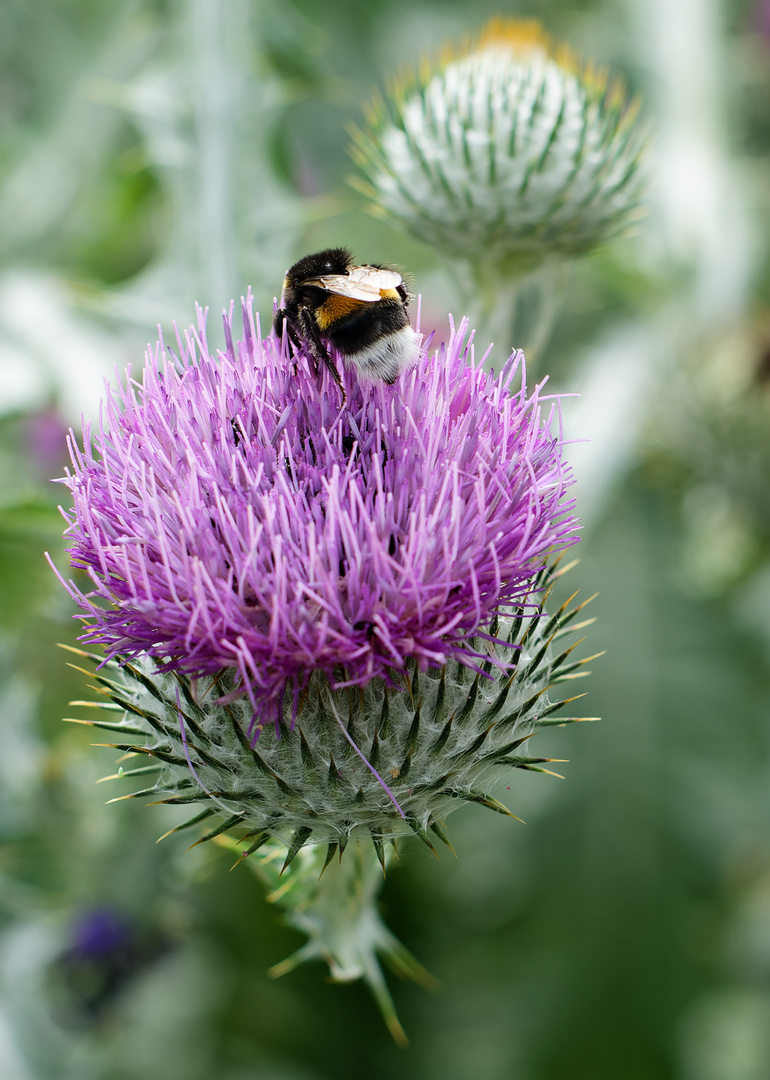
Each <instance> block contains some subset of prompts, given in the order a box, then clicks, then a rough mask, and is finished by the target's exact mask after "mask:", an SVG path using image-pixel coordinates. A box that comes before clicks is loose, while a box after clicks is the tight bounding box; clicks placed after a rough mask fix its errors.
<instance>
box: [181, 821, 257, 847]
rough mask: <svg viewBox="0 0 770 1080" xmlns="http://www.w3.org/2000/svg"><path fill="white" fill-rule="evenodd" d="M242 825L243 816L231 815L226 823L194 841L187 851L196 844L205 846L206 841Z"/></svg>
mask: <svg viewBox="0 0 770 1080" xmlns="http://www.w3.org/2000/svg"><path fill="white" fill-rule="evenodd" d="M242 824H243V814H233V815H232V816H231V817H229V818H227V820H226V821H223V822H221V823H220V824H219V825H217V827H216V829H212V830H211V832H207V833H206V835H205V836H201V837H200V839H198V840H196V841H195V843H194V844H190V847H189V848H188V849H187V850H188V851H191V850H192V849H193V848H194V847H197V846H198V844H205V843H206V841H207V840H213V839H214V837H215V836H221V835H222V833H226V832H228V831H229V830H230V829H232V828H234V827H235V826H236V825H242Z"/></svg>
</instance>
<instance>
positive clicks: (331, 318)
mask: <svg viewBox="0 0 770 1080" xmlns="http://www.w3.org/2000/svg"><path fill="white" fill-rule="evenodd" d="M367 306H368V305H367V304H366V303H365V302H364V301H363V300H354V299H353V298H352V297H350V296H338V295H337V294H336V293H332V294H331V296H329V297H328V298H327V299H326V300H324V302H323V303H322V304H321V305H320V307H318V308H316V311H315V321H316V324H317V326H318V329H319V330H320V331H321V332H322V333H325V332H327V331H329V330H332V329H333V328H334V327H335V326H336V325H337V323H339V322H340V320H344V319H345V318H346V317H347V316H349V315H355V313H356V312H357V311H360V309H361V308H365V307H367Z"/></svg>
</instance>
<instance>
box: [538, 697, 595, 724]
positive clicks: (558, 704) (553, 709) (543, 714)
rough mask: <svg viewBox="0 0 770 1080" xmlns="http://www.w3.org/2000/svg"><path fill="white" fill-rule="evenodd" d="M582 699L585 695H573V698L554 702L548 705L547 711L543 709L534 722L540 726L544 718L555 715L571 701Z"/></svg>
mask: <svg viewBox="0 0 770 1080" xmlns="http://www.w3.org/2000/svg"><path fill="white" fill-rule="evenodd" d="M584 697H586V695H585V694H575V696H574V697H568V698H563V699H562V700H561V701H554V703H553V705H549V706H548V708H547V709H544V710H543V712H541V713H540V715H539V716H538V718H537V720H536V721H534V722H535V723H536V724H538V725H540V723H541V721H542V720H543V719H544V718H545V717H546V716H550V715H551V713H555V712H556V710H557V709H560V708H561V707H562V705H570V704H571V703H572V702H573V701H579V700H580V698H584ZM559 723H561V721H559Z"/></svg>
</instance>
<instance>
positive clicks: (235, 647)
mask: <svg viewBox="0 0 770 1080" xmlns="http://www.w3.org/2000/svg"><path fill="white" fill-rule="evenodd" d="M243 319H244V323H243V325H244V335H243V340H241V341H238V342H236V343H233V339H232V327H231V320H232V312H231V314H230V317H227V318H226V319H225V334H226V341H227V348H226V351H225V352H224V353H220V354H219V356H218V357H215V356H212V355H211V352H210V351H209V348H208V345H207V342H206V332H205V316H204V314H203V313H200V317H199V325H198V329H197V331H191V332H190V333H188V334H186V335H185V336H184V337H183V338H180V339H178V346H179V347H178V355H176V354H174V353H172V351H171V350H170V349H167V348H166V347H165V346H164V345H163V343H162V342H161V343H160V344H159V345H158V346H157V347H156V349H155V351H154V352H151V353H150V355H148V358H147V364H146V367H145V369H144V374H143V377H142V381H141V382H137V381H135V380H134V379H132V378H130V377H129V378H128V379H127V381H126V383H125V385H122V386H119V387H117V388H115V389H114V390H113V392H112V394H111V395H110V397H109V398H108V400H107V402H106V404H105V408H104V414H103V416H102V420H101V423H100V424H99V427H98V430H96V431H95V432H91V430H90V429H89V428H88V427H86V429H85V431H84V442H83V448H82V449H81V448H79V447H78V446H77V445H76V443H75V441H74V440H72V443H71V452H72V460H73V466H74V468H73V471H72V473H71V474H69V475H68V476H67V477H66V478H65V481H64V482H65V483H66V484H67V486H68V487H69V489H70V491H71V493H72V497H73V502H74V506H73V508H72V510H70V511H67V512H66V514H65V516H66V518H67V521H68V528H67V536H68V538H69V541H70V548H69V550H70V552H71V557H72V562H73V565H74V566H76V567H80V568H83V569H85V570H86V571H87V572H88V574H89V575H90V579H91V588H90V590H89V591H86V592H84V591H82V590H81V589H80V588H79V587H78V586H77V585H76V584H74V583H72V582H70V583H69V585H68V587H69V589H70V592H71V594H72V596H73V597H74V598H75V600H76V601H77V603H78V604H79V606H80V608H81V609H82V611H83V612H84V616H83V617H84V619H85V621H86V624H87V629H86V632H85V634H84V635H83V638H82V640H83V641H85V642H88V643H93V642H99V643H102V644H103V645H105V646H106V648H107V651H108V654H109V655H110V656H117V655H120V656H121V657H135V656H138V655H140V654H145V655H146V656H148V657H150V658H152V659H153V660H154V661H155V663H156V665H157V666H158V667H160V668H161V669H162V670H167V671H178V672H182V673H185V674H186V675H189V676H193V677H200V676H203V675H215V674H216V673H218V672H220V671H221V670H222V669H230V670H232V671H233V672H234V675H233V679H232V680H231V685H230V686H229V691H230V694H231V696H232V697H235V696H237V695H238V694H243V693H245V694H247V695H248V696H249V698H250V699H251V707H252V709H253V711H254V713H255V715H256V722H257V724H258V725H261V724H262V723H264V721H265V719H267V718H268V717H269V718H272V719H277V718H278V717H279V716H280V714H281V712H282V702H283V695H284V691H285V689H286V688H287V686H293V688H294V689H295V691H296V692H297V693H298V692H300V691H301V690H302V689H303V688H305V687H306V686H307V685H308V683H309V680H310V678H311V676H312V674H313V672H321V673H323V674H324V675H325V677H326V678H327V679H328V680H329V683H330V685H331V686H332V687H340V686H350V685H355V686H364V685H366V684H367V683H369V682H370V681H371V680H372V679H373V678H375V677H378V676H380V677H384V678H385V679H386V680H388V681H391V682H392V680H393V679H394V678H398V677H399V673H403V672H404V671H405V670H406V667H407V664H408V663H409V662H413V663H414V664H416V665H417V667H418V668H420V669H423V670H424V669H426V668H427V667H430V666H432V667H440V666H442V665H444V664H445V663H446V661H447V660H448V659H449V658H454V659H457V660H458V661H460V662H462V663H464V664H471V665H472V664H474V663H476V662H477V660H476V658H477V657H478V650H477V648H475V647H474V646H473V645H472V641H473V639H474V638H475V637H476V636H478V635H479V634H480V633H482V632H483V629H484V627H485V626H486V625H487V624H488V623H489V620H490V619H491V617H492V616H493V615H494V614H495V613H496V612H499V611H501V610H502V611H505V610H506V609H507V607H509V606H511V605H520V604H521V603H522V602H523V601H524V600H525V599H526V597H527V594H528V592H529V590H530V589H531V586H532V580H533V577H534V575H535V574H536V573H537V572H538V571H539V570H541V569H542V567H543V565H544V563H545V561H546V558H547V556H548V555H549V554H551V553H552V552H553V551H554V550H555V549H560V548H563V547H564V546H566V545H568V544H571V543H572V542H573V541H574V540H575V539H576V534H575V519H574V517H572V515H571V510H572V503H570V502H565V492H566V490H567V488H568V486H569V484H570V483H571V475H570V471H569V469H568V467H567V466H566V465H565V463H564V462H563V460H562V456H561V445H560V441H559V438H558V437H557V435H555V434H554V433H552V431H551V427H550V425H551V423H552V421H553V419H554V415H555V411H556V403H555V402H554V401H553V400H549V399H548V398H546V397H545V396H544V395H543V392H542V386H540V387H537V388H536V389H535V390H534V391H533V392H532V393H530V394H529V396H528V394H527V390H526V387H525V385H524V383H523V379H522V383H521V386H520V388H519V389H517V390H515V392H513V393H511V384H512V382H513V380H514V378H515V375H516V372H517V370H520V368H521V358H520V357H513V358H512V359H511V361H510V362H509V363H508V365H507V366H506V369H505V370H504V372H503V373H502V374H500V375H499V376H494V375H491V374H487V373H485V372H484V371H483V370H482V369H481V367H477V366H474V363H473V352H472V347H471V345H470V342H469V339H468V337H467V327H466V326H465V324H462V325H461V326H460V328H459V329H458V330H457V331H454V330H453V332H452V334H451V336H450V339H449V341H448V343H447V344H446V346H442V347H441V348H440V349H438V350H436V351H434V352H433V354H432V355H430V356H428V355H423V357H422V358H421V362H420V363H418V365H417V367H416V368H414V369H413V370H412V371H410V372H409V373H407V374H406V375H404V376H403V377H402V378H401V379H400V380H399V382H398V383H396V384H395V385H394V386H393V387H389V386H385V385H384V384H377V385H368V384H367V385H364V384H362V383H360V382H358V381H357V379H356V376H355V374H354V373H353V372H349V371H348V372H345V374H344V384H345V393H346V395H347V405H346V406H345V407H342V402H343V397H342V392H341V390H340V388H338V387H337V386H336V385H335V384H334V382H333V381H332V380H331V379H330V378H329V377H328V373H327V372H319V373H316V371H315V368H314V366H313V364H312V361H310V360H309V359H308V358H307V357H306V356H305V355H304V354H303V353H299V354H297V355H294V356H290V355H289V353H288V349H287V344H286V342H285V341H283V342H281V341H279V340H277V339H276V338H275V337H269V338H267V339H266V340H264V341H263V340H261V338H260V335H259V332H258V323H257V325H256V326H255V322H254V318H253V315H252V312H251V306H250V304H249V303H245V304H244V308H243ZM252 734H253V731H252Z"/></svg>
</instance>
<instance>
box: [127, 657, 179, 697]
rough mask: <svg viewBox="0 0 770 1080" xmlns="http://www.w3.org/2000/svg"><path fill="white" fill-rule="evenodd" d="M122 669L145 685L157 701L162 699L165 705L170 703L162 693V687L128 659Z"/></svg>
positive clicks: (141, 684)
mask: <svg viewBox="0 0 770 1080" xmlns="http://www.w3.org/2000/svg"><path fill="white" fill-rule="evenodd" d="M122 670H123V671H124V672H126V673H127V674H129V675H130V676H131V678H132V679H133V680H134V682H138V683H139V685H140V686H143V687H144V689H145V690H147V691H149V693H150V694H152V696H153V697H154V698H155V700H156V701H160V702H161V703H162V704H163V705H166V704H169V702H168V701H167V699H166V698H165V697H164V696H163V694H162V693H161V690H160V688H159V687H158V686H156V685H155V683H154V682H153V680H152V679H150V678H149V677H148V676H147V675H145V673H144V672H143V671H141V670H140V669H139V668H138V667H136V666H135V665H134V664H132V663H130V662H128V661H126V663H125V664H123V668H122Z"/></svg>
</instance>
